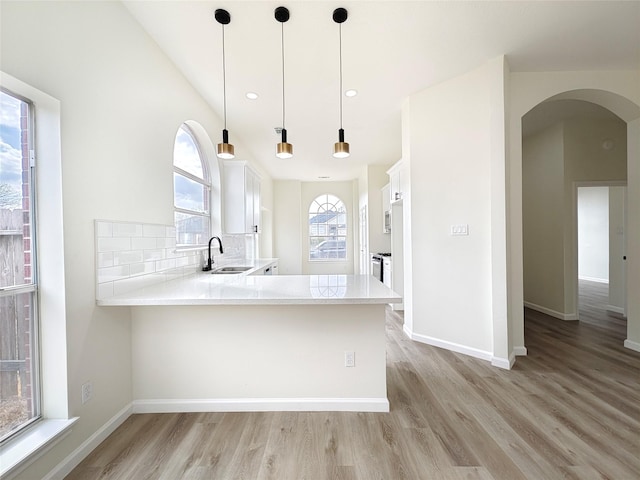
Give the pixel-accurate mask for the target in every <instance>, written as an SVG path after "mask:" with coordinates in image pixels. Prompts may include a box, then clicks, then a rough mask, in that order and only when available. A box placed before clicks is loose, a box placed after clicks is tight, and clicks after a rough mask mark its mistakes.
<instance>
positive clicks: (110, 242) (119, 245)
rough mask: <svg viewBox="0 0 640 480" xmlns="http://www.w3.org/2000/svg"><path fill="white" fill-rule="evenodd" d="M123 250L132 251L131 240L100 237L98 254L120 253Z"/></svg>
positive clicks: (127, 238)
mask: <svg viewBox="0 0 640 480" xmlns="http://www.w3.org/2000/svg"><path fill="white" fill-rule="evenodd" d="M122 250H131V238H129V237H98V247H97V251H98V252H100V253H102V252H118V251H122Z"/></svg>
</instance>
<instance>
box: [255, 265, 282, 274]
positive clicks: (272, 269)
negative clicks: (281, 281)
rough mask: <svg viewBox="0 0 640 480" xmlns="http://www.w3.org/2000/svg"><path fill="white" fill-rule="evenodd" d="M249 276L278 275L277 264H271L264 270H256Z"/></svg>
mask: <svg viewBox="0 0 640 480" xmlns="http://www.w3.org/2000/svg"><path fill="white" fill-rule="evenodd" d="M251 275H252V276H254V275H278V262H274V263H271V264H269V265H267V266H266V267H264V268H261V269H259V270H256V271H255V272H253V273H252V274H251Z"/></svg>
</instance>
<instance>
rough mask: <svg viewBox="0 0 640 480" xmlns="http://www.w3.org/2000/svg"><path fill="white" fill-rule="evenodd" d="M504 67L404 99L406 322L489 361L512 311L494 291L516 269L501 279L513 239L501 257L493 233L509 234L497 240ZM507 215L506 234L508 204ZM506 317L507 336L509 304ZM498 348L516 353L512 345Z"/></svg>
mask: <svg viewBox="0 0 640 480" xmlns="http://www.w3.org/2000/svg"><path fill="white" fill-rule="evenodd" d="M504 67H505V65H504V64H503V59H502V58H499V59H496V60H495V61H491V62H488V63H487V64H485V65H483V66H482V67H480V68H478V69H476V70H473V71H471V72H468V73H466V74H464V75H461V76H459V77H456V78H454V79H452V80H449V81H446V82H443V83H441V84H439V85H436V86H434V87H431V88H429V89H427V90H424V91H422V92H419V93H417V94H415V95H413V96H411V97H410V98H409V99H408V100H407V101H406V102H405V104H404V106H403V153H402V157H403V161H404V162H406V163H407V164H408V168H409V170H408V171H410V188H409V192H405V195H404V197H405V202H406V200H407V196H408V197H409V198H408V200H409V201H408V202H407V205H405V206H404V207H405V208H407V207H408V209H407V212H406V213H405V222H404V224H405V236H406V235H409V236H410V239H409V245H408V248H409V250H408V249H405V251H410V255H409V256H408V260H407V261H408V262H410V263H411V266H412V272H411V271H410V272H411V273H407V275H409V279H410V281H411V284H412V285H411V286H410V288H407V289H405V322H406V323H405V329H410V332H409V333H410V335H411V336H412V337H413V338H414V339H417V340H421V341H425V342H427V343H433V344H436V345H441V346H445V347H447V348H451V349H453V350H458V351H463V352H465V353H469V354H472V355H475V356H479V357H481V358H486V359H492V358H493V357H494V331H493V322H494V319H496V318H498V317H500V316H501V315H502V314H501V312H498V311H496V309H495V305H494V302H493V300H494V297H493V294H492V289H493V288H494V287H495V286H496V285H497V286H498V287H499V286H500V284H501V285H502V288H503V289H504V291H505V292H506V277H504V276H503V277H502V278H501V279H500V280H499V281H498V282H497V284H495V285H494V283H493V282H494V275H496V272H495V271H494V270H493V265H492V261H493V260H497V262H498V263H499V262H503V265H504V262H506V251H505V249H504V242H503V245H502V252H501V255H502V259H500V258H497V259H494V258H492V256H493V253H495V252H499V251H500V248H497V249H496V250H492V248H493V247H494V246H493V245H492V241H495V242H497V245H499V242H500V237H499V233H496V236H495V238H492V231H493V229H494V228H497V229H498V230H499V224H500V218H499V215H498V218H494V217H493V215H495V214H496V212H497V211H499V205H497V207H498V208H497V210H494V206H495V205H493V204H492V202H493V201H494V199H497V200H499V199H500V196H501V197H502V205H504V198H505V190H504V189H505V183H504V164H505V157H504V132H502V138H503V140H502V144H501V145H500V141H499V138H500V135H499V132H496V130H495V128H496V127H497V128H498V130H499V129H500V128H503V123H502V122H503V118H502V115H501V113H500V112H502V111H503V109H504V97H503V92H502V90H501V88H500V87H501V86H502V83H501V82H502V80H503V68H504ZM496 85H497V86H498V88H497V89H496ZM405 135H406V136H405ZM496 140H497V141H496ZM500 152H502V153H500ZM500 165H501V166H502V184H500V183H499V177H500ZM494 174H495V176H494ZM492 189H495V193H496V195H495V197H494V195H493V193H492ZM494 220H495V221H496V223H495V224H494V223H492V222H493V221H494ZM501 222H502V225H503V228H502V231H503V233H504V222H505V214H504V210H503V211H502V219H501ZM407 223H410V225H409V226H408V228H407ZM457 224H464V225H468V227H469V235H467V236H451V234H450V232H451V226H452V225H457ZM503 238H504V237H503ZM405 264H406V262H405ZM504 273H505V272H504V269H503V274H504ZM405 278H407V277H405ZM405 285H407V282H405ZM504 299H505V300H506V297H505V298H504ZM407 303H409V304H410V305H407ZM407 316H408V317H409V318H408V322H407ZM504 319H505V324H504V326H503V327H502V328H503V329H504V330H505V332H504V338H505V339H506V338H507V334H506V303H505V315H504ZM495 347H496V348H499V349H501V351H502V352H504V353H503V354H502V356H503V358H502V360H504V361H507V360H506V358H504V357H506V356H507V355H508V354H507V353H506V349H507V346H506V344H505V345H500V346H495Z"/></svg>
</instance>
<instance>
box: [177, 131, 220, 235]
mask: <svg viewBox="0 0 640 480" xmlns="http://www.w3.org/2000/svg"><path fill="white" fill-rule="evenodd" d="M173 198H174V211H175V214H174V220H175V224H176V243H177V245H178V246H193V245H205V244H206V243H207V241H208V240H209V236H210V234H211V205H210V202H211V177H210V175H209V169H208V167H207V162H206V157H205V156H204V155H203V154H202V149H201V148H200V145H199V144H198V141H197V140H196V137H195V136H194V134H193V132H192V131H191V129H190V128H189V127H188V126H187V125H186V124H182V125H181V126H180V129H179V130H178V133H177V134H176V141H175V144H174V146H173Z"/></svg>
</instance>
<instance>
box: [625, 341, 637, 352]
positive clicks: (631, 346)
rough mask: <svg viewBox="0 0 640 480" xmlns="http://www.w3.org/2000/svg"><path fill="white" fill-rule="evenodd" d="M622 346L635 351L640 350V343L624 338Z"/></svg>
mask: <svg viewBox="0 0 640 480" xmlns="http://www.w3.org/2000/svg"><path fill="white" fill-rule="evenodd" d="M624 346H625V347H626V348H628V349H629V350H634V351H636V352H640V343H638V342H634V341H633V340H629V339H626V340H625V341H624Z"/></svg>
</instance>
